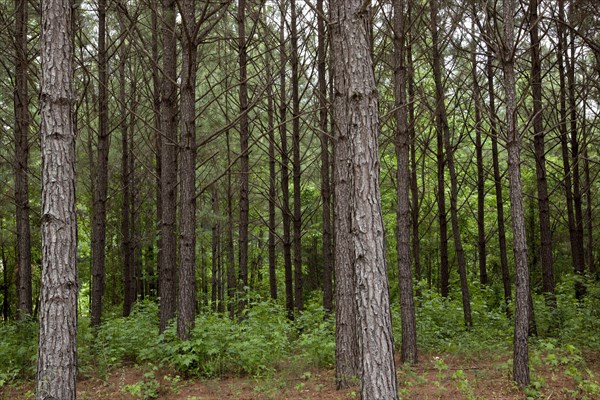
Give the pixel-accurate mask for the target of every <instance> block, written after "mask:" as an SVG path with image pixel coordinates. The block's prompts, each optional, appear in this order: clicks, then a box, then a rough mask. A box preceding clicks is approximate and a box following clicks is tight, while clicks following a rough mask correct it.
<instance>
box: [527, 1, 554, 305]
mask: <svg viewBox="0 0 600 400" xmlns="http://www.w3.org/2000/svg"><path fill="white" fill-rule="evenodd" d="M538 4H539V3H538V0H530V2H529V37H530V39H531V48H530V53H531V92H532V97H533V116H532V118H533V123H532V127H533V147H534V154H535V173H536V178H537V194H538V211H539V215H540V217H539V218H540V222H539V223H540V239H541V249H540V256H541V257H540V258H541V261H542V290H543V292H544V293H545V295H546V304H547V305H549V306H552V307H554V306H556V299H555V297H554V272H553V268H554V267H553V260H552V229H551V226H550V200H549V196H548V183H547V181H546V150H545V143H544V121H543V118H542V117H543V115H542V63H541V59H540V38H539V26H538V24H539V16H538Z"/></svg>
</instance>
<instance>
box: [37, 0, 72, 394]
mask: <svg viewBox="0 0 600 400" xmlns="http://www.w3.org/2000/svg"><path fill="white" fill-rule="evenodd" d="M71 12H72V8H71V2H70V1H65V0H63V1H44V2H42V25H41V26H42V32H41V43H42V50H41V63H42V78H41V93H40V116H41V147H42V212H41V221H42V285H41V289H40V313H39V314H40V325H39V347H38V358H37V376H36V383H37V389H36V398H37V399H38V400H47V399H60V400H71V399H75V398H76V390H75V383H76V376H77V356H76V355H77V350H76V347H77V290H78V284H77V265H76V261H77V217H76V214H75V135H74V130H73V111H72V105H73V101H74V99H75V97H74V95H73V91H72V80H73V36H72V25H71Z"/></svg>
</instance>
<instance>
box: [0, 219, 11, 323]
mask: <svg viewBox="0 0 600 400" xmlns="http://www.w3.org/2000/svg"><path fill="white" fill-rule="evenodd" d="M2 225H3V224H2V219H0V231H2V230H4V227H3V226H2ZM0 261H2V275H3V276H2V295H3V297H2V317H3V318H4V321H8V320H9V319H10V299H9V298H8V296H9V289H10V274H9V272H8V261H7V260H6V251H5V249H4V240H3V241H2V242H1V243H0Z"/></svg>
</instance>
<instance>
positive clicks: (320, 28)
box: [317, 0, 333, 312]
mask: <svg viewBox="0 0 600 400" xmlns="http://www.w3.org/2000/svg"><path fill="white" fill-rule="evenodd" d="M317 12H318V15H317V35H318V37H317V73H318V77H317V80H318V85H319V91H318V93H319V130H320V132H319V137H320V139H321V202H322V203H323V210H322V220H323V237H322V240H323V308H325V310H326V311H328V312H329V311H333V287H332V278H333V243H332V242H331V237H332V232H331V231H332V226H331V185H330V182H329V177H330V168H329V164H330V160H329V131H328V129H327V127H328V124H327V78H326V74H327V49H326V40H327V36H326V35H327V33H326V32H325V22H326V21H325V20H324V15H325V12H324V9H323V0H317Z"/></svg>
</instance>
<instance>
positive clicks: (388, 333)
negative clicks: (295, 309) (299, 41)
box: [330, 0, 398, 400]
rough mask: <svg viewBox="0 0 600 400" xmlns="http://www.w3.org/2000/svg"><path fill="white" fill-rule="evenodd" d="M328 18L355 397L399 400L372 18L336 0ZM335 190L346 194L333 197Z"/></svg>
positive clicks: (356, 5) (339, 231)
mask: <svg viewBox="0 0 600 400" xmlns="http://www.w3.org/2000/svg"><path fill="white" fill-rule="evenodd" d="M330 12H331V17H330V19H331V27H332V28H331V29H332V32H331V33H332V35H331V41H332V55H333V67H334V85H335V88H334V90H335V98H334V115H335V117H334V119H335V123H336V126H335V137H336V146H337V145H338V143H339V142H338V140H339V141H341V142H342V146H343V147H342V146H339V147H337V148H336V170H338V171H340V172H339V174H340V176H339V178H342V179H340V180H336V197H335V202H336V206H335V210H336V214H337V215H338V217H339V219H340V220H344V222H345V223H346V224H347V225H346V226H343V225H342V226H340V225H336V238H340V239H341V242H342V243H343V242H345V241H347V242H346V243H343V244H342V243H337V242H336V245H340V244H342V246H341V249H339V248H338V247H336V268H338V267H337V264H338V260H339V261H340V263H339V264H341V266H342V267H346V268H349V269H350V270H351V271H352V270H353V271H355V273H354V292H355V293H354V298H355V300H356V306H357V310H358V313H357V319H356V324H357V328H358V343H359V346H358V348H359V354H360V378H361V379H360V380H361V398H362V399H363V400H370V399H392V400H393V399H397V398H398V387H397V382H396V367H395V365H394V357H393V356H394V348H393V339H392V325H391V315H390V308H389V291H388V282H387V270H386V262H385V246H384V237H383V220H382V216H381V195H380V191H379V154H378V143H377V139H378V136H379V116H378V100H377V91H376V86H375V78H374V75H373V62H372V59H371V45H370V41H369V37H370V35H369V29H370V28H369V15H370V12H369V10H368V6H367V5H366V4H363V2H361V1H358V0H335V1H333V2H332V3H331V5H330ZM344 142H345V143H344ZM344 178H345V179H347V181H345V182H344V181H343V179H344ZM338 184H343V185H345V187H344V188H343V189H342V190H338V186H339V185H338ZM340 195H341V196H340ZM345 246H347V247H346V248H344V247H345ZM340 250H342V251H343V253H341V254H340V255H342V254H344V253H345V254H344V255H351V257H349V258H348V260H346V261H345V262H344V260H342V259H341V257H338V256H337V253H338V251H340ZM337 278H338V279H339V276H337ZM336 280H337V279H336ZM344 300H346V301H347V302H351V301H352V299H351V298H348V299H344Z"/></svg>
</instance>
